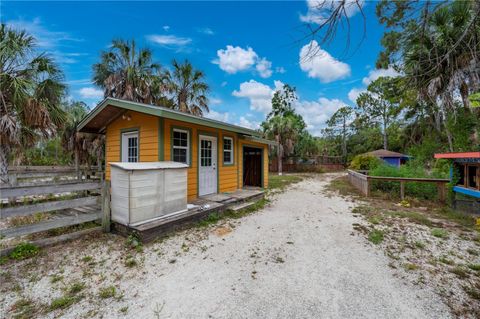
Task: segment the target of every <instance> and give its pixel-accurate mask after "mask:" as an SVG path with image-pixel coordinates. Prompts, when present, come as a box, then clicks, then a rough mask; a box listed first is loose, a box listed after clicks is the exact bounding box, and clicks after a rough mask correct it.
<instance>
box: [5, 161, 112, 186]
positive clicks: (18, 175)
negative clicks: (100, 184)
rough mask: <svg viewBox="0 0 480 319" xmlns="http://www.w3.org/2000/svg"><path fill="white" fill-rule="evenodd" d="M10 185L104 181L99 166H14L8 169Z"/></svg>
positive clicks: (101, 169)
mask: <svg viewBox="0 0 480 319" xmlns="http://www.w3.org/2000/svg"><path fill="white" fill-rule="evenodd" d="M8 177H9V180H10V183H9V184H10V185H26V184H28V183H35V182H36V181H38V180H45V179H46V180H65V179H66V180H71V179H77V180H82V179H100V180H102V179H103V168H102V167H97V166H90V167H87V166H79V167H78V168H76V167H74V166H14V167H10V168H9V169H8Z"/></svg>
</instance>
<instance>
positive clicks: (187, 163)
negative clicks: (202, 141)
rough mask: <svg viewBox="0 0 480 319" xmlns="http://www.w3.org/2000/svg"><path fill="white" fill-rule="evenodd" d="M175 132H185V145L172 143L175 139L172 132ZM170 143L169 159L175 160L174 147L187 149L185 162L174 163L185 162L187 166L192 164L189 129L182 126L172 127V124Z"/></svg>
mask: <svg viewBox="0 0 480 319" xmlns="http://www.w3.org/2000/svg"><path fill="white" fill-rule="evenodd" d="M175 132H179V133H186V134H187V146H175V144H174V141H175V139H174V134H175ZM170 145H171V152H170V160H172V161H174V162H175V160H174V150H175V149H185V150H186V151H187V154H186V160H187V162H186V163H184V162H176V163H183V164H186V165H188V166H190V165H191V164H192V159H191V156H192V150H191V147H192V134H191V130H190V129H188V128H184V127H174V126H172V130H171V136H170Z"/></svg>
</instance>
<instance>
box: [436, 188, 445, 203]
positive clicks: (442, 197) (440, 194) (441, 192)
mask: <svg viewBox="0 0 480 319" xmlns="http://www.w3.org/2000/svg"><path fill="white" fill-rule="evenodd" d="M437 189H438V199H439V200H440V202H441V203H445V183H437Z"/></svg>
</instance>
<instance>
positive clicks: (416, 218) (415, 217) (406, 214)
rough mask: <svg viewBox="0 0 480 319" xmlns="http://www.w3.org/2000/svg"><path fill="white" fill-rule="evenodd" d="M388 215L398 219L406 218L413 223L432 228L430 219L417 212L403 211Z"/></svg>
mask: <svg viewBox="0 0 480 319" xmlns="http://www.w3.org/2000/svg"><path fill="white" fill-rule="evenodd" d="M387 214H388V215H390V216H392V217H398V218H406V219H408V220H409V221H411V222H412V223H416V224H420V225H425V226H431V225H432V221H431V220H430V219H428V218H427V217H426V216H425V215H423V214H421V213H417V212H410V211H403V212H388V213H387Z"/></svg>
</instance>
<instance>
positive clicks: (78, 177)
mask: <svg viewBox="0 0 480 319" xmlns="http://www.w3.org/2000/svg"><path fill="white" fill-rule="evenodd" d="M74 152H75V172H76V173H77V179H82V175H81V174H80V163H79V155H78V149H77V148H75V151H74Z"/></svg>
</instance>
